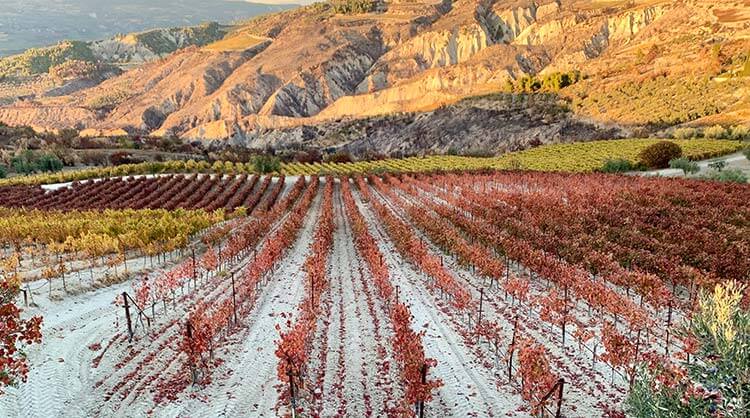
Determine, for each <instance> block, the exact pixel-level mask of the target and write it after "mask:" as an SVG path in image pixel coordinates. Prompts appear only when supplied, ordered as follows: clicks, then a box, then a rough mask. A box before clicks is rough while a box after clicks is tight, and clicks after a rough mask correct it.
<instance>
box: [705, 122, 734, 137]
mask: <svg viewBox="0 0 750 418" xmlns="http://www.w3.org/2000/svg"><path fill="white" fill-rule="evenodd" d="M703 136H704V137H706V138H711V139H725V138H727V137H729V131H727V130H726V129H725V128H724V127H723V126H721V125H714V126H711V127H708V128H706V129H704V130H703Z"/></svg>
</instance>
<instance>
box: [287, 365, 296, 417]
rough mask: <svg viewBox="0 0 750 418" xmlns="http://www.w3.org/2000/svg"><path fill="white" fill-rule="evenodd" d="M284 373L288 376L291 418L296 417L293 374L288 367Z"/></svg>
mask: <svg viewBox="0 0 750 418" xmlns="http://www.w3.org/2000/svg"><path fill="white" fill-rule="evenodd" d="M287 361H289V360H287ZM286 375H287V376H288V377H289V401H290V402H291V404H292V418H296V417H297V393H296V390H295V387H294V374H293V373H292V369H291V368H290V367H287V369H286Z"/></svg>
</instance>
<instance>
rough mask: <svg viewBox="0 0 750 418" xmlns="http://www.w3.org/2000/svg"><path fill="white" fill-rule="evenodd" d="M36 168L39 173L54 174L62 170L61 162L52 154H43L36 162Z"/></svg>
mask: <svg viewBox="0 0 750 418" xmlns="http://www.w3.org/2000/svg"><path fill="white" fill-rule="evenodd" d="M36 167H37V170H38V171H41V172H45V173H47V172H49V173H51V172H55V171H60V170H62V168H63V162H62V161H60V159H59V158H57V156H56V155H54V154H43V155H41V156H40V157H39V158H38V159H37V160H36Z"/></svg>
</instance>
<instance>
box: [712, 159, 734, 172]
mask: <svg viewBox="0 0 750 418" xmlns="http://www.w3.org/2000/svg"><path fill="white" fill-rule="evenodd" d="M727 165H729V164H728V163H727V162H726V161H724V160H719V161H714V162H712V163H709V164H708V167H709V168H713V169H714V170H716V171H722V170H724V169H725V168H727Z"/></svg>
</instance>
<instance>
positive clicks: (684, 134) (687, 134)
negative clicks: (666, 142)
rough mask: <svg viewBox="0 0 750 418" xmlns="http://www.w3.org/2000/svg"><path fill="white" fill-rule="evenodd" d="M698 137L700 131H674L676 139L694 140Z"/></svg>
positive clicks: (689, 129) (681, 129)
mask: <svg viewBox="0 0 750 418" xmlns="http://www.w3.org/2000/svg"><path fill="white" fill-rule="evenodd" d="M697 137H698V131H697V130H696V129H695V128H677V129H675V130H674V131H672V138H674V139H693V138H697Z"/></svg>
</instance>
